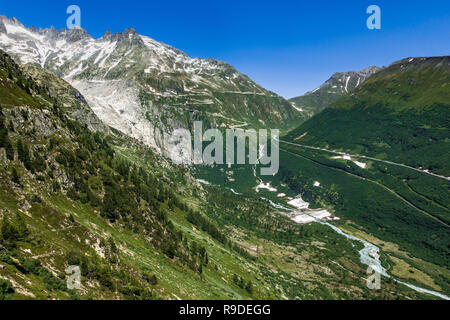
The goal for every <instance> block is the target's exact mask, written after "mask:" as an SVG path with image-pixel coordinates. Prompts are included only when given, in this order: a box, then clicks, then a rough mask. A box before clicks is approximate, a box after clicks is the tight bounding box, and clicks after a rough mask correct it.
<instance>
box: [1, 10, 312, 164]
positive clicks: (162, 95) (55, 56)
mask: <svg viewBox="0 0 450 320" xmlns="http://www.w3.org/2000/svg"><path fill="white" fill-rule="evenodd" d="M0 22H1V23H2V25H3V26H4V28H3V29H5V31H6V33H5V32H0V48H1V49H3V50H5V51H6V52H8V53H9V54H10V55H11V56H13V57H14V58H15V59H16V60H17V61H20V62H21V63H23V64H31V65H36V66H40V67H42V68H45V69H47V70H49V71H51V72H52V73H54V74H56V75H58V76H60V77H61V78H64V79H65V80H67V81H68V82H69V83H70V84H71V85H73V86H74V87H75V88H76V89H78V90H79V92H80V93H81V94H82V95H83V96H85V97H86V100H87V101H88V102H89V104H90V105H91V107H92V109H93V110H94V112H95V114H96V115H97V116H98V117H99V118H100V119H102V120H103V121H104V122H105V123H106V124H107V125H110V126H112V127H113V128H115V129H117V130H119V131H121V132H123V133H125V134H128V135H130V136H132V137H134V138H137V139H142V141H143V142H144V143H146V144H147V145H149V146H152V147H154V148H156V149H157V150H159V151H160V152H161V153H163V154H165V155H168V154H171V153H173V149H174V148H175V147H176V146H174V145H173V144H172V143H171V142H169V141H168V140H170V139H164V137H165V136H169V137H171V136H172V135H171V133H172V132H173V131H174V130H176V129H178V128H189V127H190V124H191V122H192V121H193V120H194V119H195V120H203V121H204V122H205V123H207V124H208V125H210V126H232V125H249V126H252V127H272V128H280V129H289V128H293V127H295V126H297V125H298V124H299V123H301V122H302V121H304V120H305V119H306V114H305V113H303V112H300V111H298V110H296V109H295V108H294V106H293V105H292V104H291V103H290V102H288V101H286V100H284V99H283V98H281V97H279V96H278V95H276V94H274V93H272V92H270V91H267V90H265V89H264V88H262V87H261V86H259V85H258V84H256V83H255V82H253V81H252V80H251V79H250V78H248V77H247V76H245V75H243V74H241V73H239V72H238V71H237V70H236V69H234V68H233V67H232V66H230V65H228V64H226V63H224V62H221V61H217V60H214V59H199V58H195V59H192V58H190V57H188V56H187V55H186V54H185V53H183V52H181V51H180V50H177V49H175V48H173V47H170V46H168V45H166V44H163V43H160V42H158V41H155V40H153V39H151V38H149V37H146V36H142V35H139V34H138V33H137V32H136V30H134V29H127V30H125V32H123V33H116V34H111V32H106V33H105V35H104V36H103V37H101V38H99V39H93V38H92V37H91V36H90V35H89V34H88V33H87V32H86V31H85V30H82V29H72V30H55V29H54V28H50V29H38V30H37V29H35V28H27V27H24V26H23V25H22V24H21V23H20V22H18V21H17V20H16V19H14V18H13V19H7V18H6V17H4V16H2V17H0ZM160 137H162V138H160ZM180 161H181V162H183V159H180Z"/></svg>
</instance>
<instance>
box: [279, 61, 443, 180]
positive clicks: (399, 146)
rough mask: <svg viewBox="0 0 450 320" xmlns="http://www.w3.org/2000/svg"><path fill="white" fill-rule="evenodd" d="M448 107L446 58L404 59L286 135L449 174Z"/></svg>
mask: <svg viewBox="0 0 450 320" xmlns="http://www.w3.org/2000/svg"><path fill="white" fill-rule="evenodd" d="M449 108H450V57H435V58H415V59H412V58H411V59H405V60H402V61H399V62H396V63H394V64H393V65H391V66H389V67H388V68H386V69H384V70H382V71H379V72H378V73H376V74H374V75H373V76H371V77H370V78H369V79H368V80H367V81H366V82H365V83H364V84H363V85H361V86H360V87H359V88H358V89H356V90H355V91H354V92H353V93H351V94H349V95H347V96H345V97H343V98H341V99H340V100H338V101H337V102H336V103H334V104H332V105H331V106H330V107H329V108H327V109H326V110H325V111H323V112H322V113H320V114H319V115H317V116H315V117H314V118H312V119H310V120H309V121H307V122H306V123H304V124H303V125H302V126H300V127H299V128H298V129H296V130H294V131H292V132H291V133H290V134H289V135H288V136H287V137H286V139H287V140H290V141H295V142H297V143H302V144H307V145H314V146H320V147H325V148H328V149H330V150H340V151H345V152H349V153H353V154H363V155H368V156H373V157H376V158H379V159H386V160H390V161H393V162H398V163H402V164H407V165H410V166H413V167H416V168H423V169H424V170H430V171H432V172H434V173H437V174H441V175H445V176H450V167H449V162H448V154H449V153H450V140H449V139H450V134H449V123H450V122H449V119H450V118H449Z"/></svg>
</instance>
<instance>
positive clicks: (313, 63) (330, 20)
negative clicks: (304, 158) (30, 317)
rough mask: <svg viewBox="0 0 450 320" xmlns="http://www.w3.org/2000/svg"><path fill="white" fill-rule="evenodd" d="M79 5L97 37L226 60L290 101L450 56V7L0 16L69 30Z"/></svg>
mask: <svg viewBox="0 0 450 320" xmlns="http://www.w3.org/2000/svg"><path fill="white" fill-rule="evenodd" d="M70 4H77V5H79V6H80V7H81V10H82V27H83V28H84V29H86V30H87V31H88V32H89V33H91V34H92V35H93V36H94V37H100V36H102V35H103V33H104V32H105V30H106V29H110V30H111V31H112V32H117V31H123V30H124V29H126V28H128V27H134V28H136V29H137V31H138V32H139V33H141V34H144V35H147V36H150V37H152V38H154V39H156V40H159V41H163V42H165V43H167V44H170V45H172V46H174V47H176V48H178V49H180V50H183V51H185V52H186V53H187V54H188V55H189V56H191V57H201V58H208V57H213V58H216V59H219V60H223V61H226V62H228V63H230V64H232V65H233V66H235V67H236V68H237V69H238V70H239V71H241V72H242V73H245V74H247V75H248V76H250V77H251V78H252V79H254V80H255V81H256V82H258V83H259V84H261V85H262V86H263V87H265V88H267V89H269V90H272V91H274V92H276V93H278V94H280V95H282V96H284V97H287V98H290V97H293V96H297V95H300V94H303V93H304V92H306V91H309V90H311V89H314V88H315V87H317V86H319V85H320V84H321V83H323V82H324V81H325V80H327V79H328V78H329V77H330V76H331V75H332V74H333V73H334V72H337V71H348V70H359V69H363V68H365V67H367V66H369V65H378V66H383V65H388V64H390V63H391V62H393V61H395V60H399V59H402V58H405V57H410V56H436V55H449V54H450V1H449V0H427V1H418V0H409V1H406V0H370V1H366V0H334V1H332V0H329V1H326V0H315V1H306V0H296V1H287V0H272V1H265V0H259V1H253V0H249V1H245V0H240V1H238V0H227V1H216V0H201V1H195V0H191V1H177V0H166V1H153V0H141V1H137V0H127V1H124V0H121V1H115V0H109V1H99V0H89V1H85V0H72V1H59V0H58V1H50V0H39V1H27V0H21V1H7V0H2V1H1V2H0V14H5V15H7V16H8V17H11V16H15V17H17V18H18V19H19V20H20V21H21V22H23V23H24V24H25V25H26V26H36V27H49V26H51V25H53V26H55V27H56V28H58V29H59V28H64V27H65V22H66V18H67V15H66V8H67V6H68V5H70ZM371 4H377V5H379V6H380V7H381V10H382V29H381V30H372V31H371V30H368V29H367V27H366V20H367V18H368V16H369V15H368V14H366V8H367V7H368V6H369V5H371Z"/></svg>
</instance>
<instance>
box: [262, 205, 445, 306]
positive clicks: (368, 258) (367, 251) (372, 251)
mask: <svg viewBox="0 0 450 320" xmlns="http://www.w3.org/2000/svg"><path fill="white" fill-rule="evenodd" d="M261 199H263V200H266V201H269V203H270V204H271V205H272V206H273V207H275V208H277V209H285V210H288V211H291V212H292V211H294V210H292V209H288V208H286V207H283V206H281V205H279V204H276V203H274V202H273V201H271V200H268V199H264V198H261ZM302 213H303V214H305V215H308V214H307V213H305V212H302ZM309 216H310V217H311V218H313V219H314V220H315V221H316V222H318V223H321V224H323V225H326V226H328V227H330V228H331V229H333V230H334V231H335V232H337V233H338V234H340V235H342V236H344V237H346V238H347V239H349V240H353V241H357V242H360V243H362V244H363V245H364V248H363V249H361V250H360V251H359V256H360V260H361V263H362V264H364V265H367V266H372V267H373V268H374V269H375V270H376V271H377V272H378V273H380V274H381V275H382V276H384V277H386V278H390V279H392V280H394V281H395V282H397V283H400V284H403V285H404V286H406V287H408V288H410V289H413V290H415V291H418V292H421V293H426V294H430V295H433V296H436V297H439V298H441V299H444V300H450V297H448V296H446V295H444V294H442V293H439V292H436V291H432V290H428V289H424V288H420V287H417V286H415V285H412V284H409V283H406V282H403V281H400V280H397V279H395V278H394V277H392V276H390V275H389V274H388V273H387V272H386V269H384V268H383V266H382V265H381V262H380V261H379V260H378V259H376V258H375V256H379V252H380V248H378V247H377V246H376V245H374V244H372V243H370V242H368V241H366V240H363V239H360V238H358V237H355V236H352V235H350V234H347V233H345V232H344V231H342V230H341V229H339V228H338V227H336V226H335V225H333V224H331V223H328V222H326V221H324V220H322V219H318V218H316V217H313V216H311V215H309Z"/></svg>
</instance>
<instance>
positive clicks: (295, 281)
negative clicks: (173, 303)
mask: <svg viewBox="0 0 450 320" xmlns="http://www.w3.org/2000/svg"><path fill="white" fill-rule="evenodd" d="M41 72H43V71H42V70H40V71H39V70H32V71H31V72H30V73H27V72H24V70H23V69H22V68H21V67H20V66H18V65H17V64H15V63H14V62H13V61H12V60H11V59H10V58H9V57H8V56H7V55H5V54H2V55H1V57H0V93H1V96H0V106H1V112H0V163H1V166H0V191H1V192H0V290H1V291H0V299H178V298H181V299H200V298H203V299H267V298H273V299H286V298H289V299H295V298H301V299H326V298H328V299H344V298H345V299H361V298H369V299H375V298H384V299H398V298H400V299H406V298H423V297H427V296H424V295H421V294H419V293H416V292H414V291H412V290H410V289H407V288H405V287H402V286H399V285H397V284H395V283H393V282H391V281H389V280H387V279H384V280H383V282H384V286H383V290H381V291H371V290H368V289H367V287H366V286H365V280H364V274H365V267H364V266H363V265H361V264H360V262H359V256H358V251H357V250H358V246H355V244H353V243H352V242H350V241H348V240H346V239H345V238H343V237H342V236H340V235H338V234H336V233H334V232H333V231H332V230H330V229H328V228H326V227H323V226H320V225H310V226H298V225H293V224H292V222H291V221H290V220H289V219H287V218H286V217H284V216H282V215H280V214H278V213H277V212H274V210H273V208H272V207H270V206H268V205H267V203H266V202H264V201H261V200H260V199H258V198H255V197H241V196H234V195H233V193H232V192H231V191H228V190H223V189H222V190H220V192H218V190H217V189H216V187H205V188H203V187H202V186H201V185H200V184H199V183H198V182H197V181H196V180H195V179H194V178H193V177H192V175H191V174H190V173H189V171H188V170H186V168H183V167H177V166H174V165H172V164H171V163H170V162H169V161H168V160H166V159H164V158H162V157H160V156H158V155H156V154H154V153H153V152H152V151H151V150H150V149H148V148H147V147H145V146H143V145H142V144H140V143H139V142H137V141H135V140H132V139H130V138H127V137H125V136H123V135H120V134H118V133H115V132H114V130H105V131H104V132H103V131H97V132H95V131H92V129H93V127H92V124H93V123H95V121H94V122H92V121H91V120H95V119H92V114H89V112H88V111H87V110H85V111H86V112H87V113H82V114H84V115H85V116H86V115H88V117H85V116H83V117H80V118H79V120H77V118H76V116H77V115H79V114H80V113H78V112H76V111H77V110H76V109H77V108H83V101H82V99H78V98H76V92H75V96H73V95H70V94H69V95H68V96H67V100H64V101H62V100H61V99H58V98H56V97H55V95H57V97H58V96H59V94H60V93H61V92H65V91H64V88H65V87H66V86H67V87H66V88H68V89H69V92H72V91H70V86H68V85H67V84H66V83H64V82H54V81H51V79H52V77H53V76H52V75H49V74H43V73H41ZM48 79H50V81H48ZM72 93H73V92H72ZM74 97H75V100H77V101H78V102H77V101H75V100H73V99H74ZM68 101H73V103H72V104H70V103H68ZM68 104H69V105H68ZM77 105H78V107H77ZM89 128H91V130H90V129H89ZM211 218H213V219H211ZM275 226H276V227H275ZM255 248H256V249H255ZM70 265H78V266H80V268H81V271H82V279H81V283H82V287H81V290H69V289H67V287H66V282H65V281H66V274H65V269H66V268H67V267H68V266H70Z"/></svg>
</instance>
